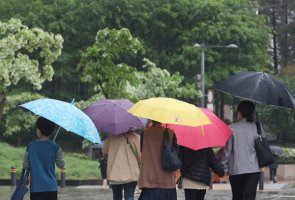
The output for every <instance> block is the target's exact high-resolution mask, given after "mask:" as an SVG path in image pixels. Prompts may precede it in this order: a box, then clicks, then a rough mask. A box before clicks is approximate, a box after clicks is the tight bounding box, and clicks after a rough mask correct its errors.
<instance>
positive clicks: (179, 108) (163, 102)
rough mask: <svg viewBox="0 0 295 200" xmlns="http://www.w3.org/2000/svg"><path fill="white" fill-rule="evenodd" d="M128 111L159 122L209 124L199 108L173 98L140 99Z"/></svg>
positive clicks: (191, 124)
mask: <svg viewBox="0 0 295 200" xmlns="http://www.w3.org/2000/svg"><path fill="white" fill-rule="evenodd" d="M128 112H129V113H131V114H133V115H135V116H138V117H143V118H147V119H152V120H155V121H158V122H161V123H169V124H178V125H187V126H200V125H206V124H211V121H210V120H209V118H208V117H207V116H206V115H205V113H204V112H203V111H202V110H201V109H200V108H198V107H196V106H195V105H193V104H190V103H187V102H184V101H180V100H177V99H173V98H165V97H155V98H150V99H145V100H141V101H139V102H137V103H135V104H134V105H133V106H132V107H131V108H130V109H129V110H128Z"/></svg>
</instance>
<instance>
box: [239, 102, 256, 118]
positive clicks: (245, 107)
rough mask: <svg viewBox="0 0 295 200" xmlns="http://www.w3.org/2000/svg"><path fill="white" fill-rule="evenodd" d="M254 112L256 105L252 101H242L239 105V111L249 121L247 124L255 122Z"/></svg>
mask: <svg viewBox="0 0 295 200" xmlns="http://www.w3.org/2000/svg"><path fill="white" fill-rule="evenodd" d="M254 110H255V105H254V103H253V102H252V101H248V100H246V101H241V102H240V103H239V105H238V108H237V111H238V112H240V113H241V114H242V116H243V117H245V118H246V119H247V122H253V121H254Z"/></svg>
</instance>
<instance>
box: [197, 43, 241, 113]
mask: <svg viewBox="0 0 295 200" xmlns="http://www.w3.org/2000/svg"><path fill="white" fill-rule="evenodd" d="M194 47H196V48H200V49H201V91H202V97H201V107H203V108H204V107H205V50H206V49H209V48H238V46H237V45H236V44H229V45H227V46H222V45H205V44H204V43H202V44H198V43H196V44H194Z"/></svg>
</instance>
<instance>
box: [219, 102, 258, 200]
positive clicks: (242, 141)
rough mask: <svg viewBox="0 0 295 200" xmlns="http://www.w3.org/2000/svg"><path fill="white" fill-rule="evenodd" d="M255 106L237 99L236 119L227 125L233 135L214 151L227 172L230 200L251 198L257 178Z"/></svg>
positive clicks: (254, 192) (248, 199)
mask: <svg viewBox="0 0 295 200" xmlns="http://www.w3.org/2000/svg"><path fill="white" fill-rule="evenodd" d="M254 111H255V105H254V103H253V102H251V101H247V100H246V101H241V102H240V103H239V105H238V107H237V114H238V122H236V123H233V124H231V125H230V128H231V129H232V130H233V136H232V137H230V139H229V140H228V142H227V143H226V145H225V147H224V148H222V149H221V150H220V151H219V152H218V154H217V157H218V160H219V161H220V164H221V165H222V167H223V168H224V170H225V172H226V173H227V174H228V175H229V181H230V185H231V189H232V195H233V198H232V199H233V200H254V199H255V198H256V190H257V185H258V182H259V178H260V168H259V165H258V160H257V156H256V151H255V146H254V139H255V138H257V128H256V124H255V122H254Z"/></svg>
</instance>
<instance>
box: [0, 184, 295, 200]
mask: <svg viewBox="0 0 295 200" xmlns="http://www.w3.org/2000/svg"><path fill="white" fill-rule="evenodd" d="M292 184H294V183H276V184H273V183H266V184H265V185H264V190H263V191H258V192H257V200H289V199H290V200H295V188H294V189H292V188H290V186H291V185H292ZM13 189H14V188H12V187H10V186H0V200H8V199H10V196H11V193H12V191H13ZM177 195H178V199H179V200H184V193H183V190H177ZM138 196H139V192H136V193H135V199H137V198H138ZM58 197H59V200H88V199H89V200H111V199H112V191H111V190H110V189H103V188H102V187H101V186H78V187H66V188H64V189H60V191H59V195H58ZM205 199H206V200H213V199H214V200H215V199H216V200H230V199H231V192H230V186H229V184H214V185H213V190H208V191H207V194H206V197H205ZM24 200H29V195H26V198H25V199H24Z"/></svg>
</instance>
